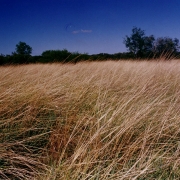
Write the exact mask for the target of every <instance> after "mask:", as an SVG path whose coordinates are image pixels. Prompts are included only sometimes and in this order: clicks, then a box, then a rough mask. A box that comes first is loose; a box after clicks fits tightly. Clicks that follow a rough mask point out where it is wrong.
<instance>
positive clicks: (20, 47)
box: [16, 41, 32, 55]
mask: <svg viewBox="0 0 180 180" xmlns="http://www.w3.org/2000/svg"><path fill="white" fill-rule="evenodd" d="M16 53H17V54H19V55H30V54H31V53H32V47H30V46H29V45H27V44H26V43H25V42H21V41H20V42H19V43H18V44H17V45H16Z"/></svg>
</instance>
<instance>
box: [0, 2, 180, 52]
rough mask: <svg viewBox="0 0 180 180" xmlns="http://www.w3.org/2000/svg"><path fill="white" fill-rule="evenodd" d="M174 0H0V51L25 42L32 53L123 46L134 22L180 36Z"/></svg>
mask: <svg viewBox="0 0 180 180" xmlns="http://www.w3.org/2000/svg"><path fill="white" fill-rule="evenodd" d="M179 9H180V1H179V0H36V1H32V0H26V1H24V0H0V24H1V26H0V27H1V28H0V42H1V43H0V53H2V54H11V53H12V52H13V51H14V50H15V45H16V44H17V43H18V42H19V41H22V42H26V43H27V44H29V45H30V46H31V47H32V48H33V51H32V54H33V55H39V54H41V53H42V52H43V51H45V50H51V49H54V50H56V49H64V48H66V49H68V50H69V51H71V52H75V51H78V52H80V53H89V54H96V53H117V52H124V51H126V47H125V45H124V44H123V38H125V36H126V35H129V34H131V30H132V28H133V27H134V26H136V27H139V28H141V29H143V30H145V33H146V35H148V36H150V35H154V36H155V37H164V36H169V37H171V38H178V39H180V23H179V17H180V11H179Z"/></svg>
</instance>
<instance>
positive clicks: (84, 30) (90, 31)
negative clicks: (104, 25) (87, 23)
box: [81, 29, 92, 33]
mask: <svg viewBox="0 0 180 180" xmlns="http://www.w3.org/2000/svg"><path fill="white" fill-rule="evenodd" d="M81 32H82V33H92V30H87V29H81Z"/></svg>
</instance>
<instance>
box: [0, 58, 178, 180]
mask: <svg viewBox="0 0 180 180" xmlns="http://www.w3.org/2000/svg"><path fill="white" fill-rule="evenodd" d="M0 73H1V75H0V143H1V144H0V179H40V180H55V179H56V180H68V179H69V180H70V179H83V180H85V179H88V180H89V179H91V180H97V179H98V180H101V179H102V180H104V179H113V180H114V179H139V180H140V179H141V180H142V179H178V178H179V176H180V168H179V167H180V152H179V151H180V128H179V127H180V63H179V62H178V61H163V62H162V61H160V62H157V61H154V62H153V61H151V62H148V61H141V62H137V61H134V62H133V61H119V62H114V61H107V62H81V63H78V64H76V65H72V64H44V65H43V64H34V65H21V66H5V67H0Z"/></svg>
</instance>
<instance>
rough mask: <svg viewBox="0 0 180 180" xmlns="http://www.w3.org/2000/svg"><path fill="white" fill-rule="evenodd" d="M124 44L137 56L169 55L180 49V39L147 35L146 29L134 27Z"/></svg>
mask: <svg viewBox="0 0 180 180" xmlns="http://www.w3.org/2000/svg"><path fill="white" fill-rule="evenodd" d="M124 44H125V46H126V47H127V48H128V50H129V52H131V53H133V54H134V56H135V57H136V58H147V57H150V58H152V57H157V58H158V57H160V56H162V55H166V56H168V55H169V54H171V55H172V53H174V54H175V53H177V52H178V51H179V48H180V47H179V40H178V39H177V38H175V39H172V38H170V37H159V38H157V39H155V37H154V36H153V35H150V36H146V35H145V31H144V30H141V29H140V28H137V27H134V28H133V29H132V34H131V35H130V36H126V37H125V38H124Z"/></svg>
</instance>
